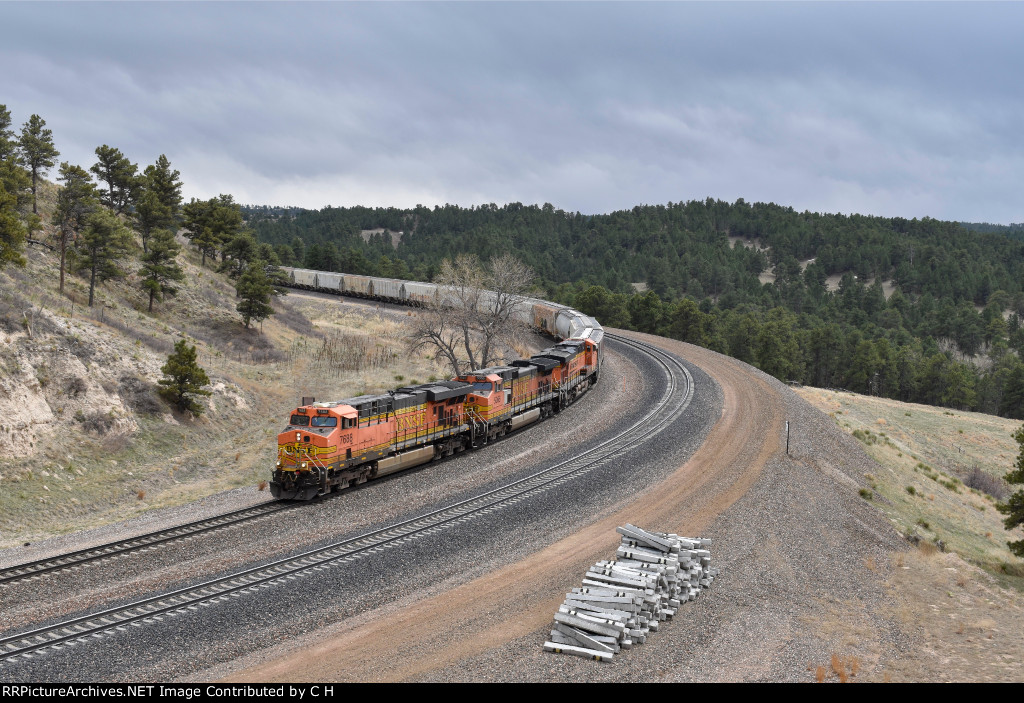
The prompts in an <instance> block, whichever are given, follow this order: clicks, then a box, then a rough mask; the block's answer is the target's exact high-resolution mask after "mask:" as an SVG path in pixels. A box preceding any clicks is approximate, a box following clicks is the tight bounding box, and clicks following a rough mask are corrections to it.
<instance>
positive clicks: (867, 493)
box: [860, 488, 875, 500]
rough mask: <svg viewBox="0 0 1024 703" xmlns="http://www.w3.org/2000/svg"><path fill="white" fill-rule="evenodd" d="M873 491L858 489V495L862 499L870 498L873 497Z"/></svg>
mask: <svg viewBox="0 0 1024 703" xmlns="http://www.w3.org/2000/svg"><path fill="white" fill-rule="evenodd" d="M874 495H875V494H874V493H872V492H871V491H869V490H868V489H867V488H862V489H860V497H861V498H863V499H864V500H871V499H872V498H873V497H874Z"/></svg>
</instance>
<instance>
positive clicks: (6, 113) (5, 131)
mask: <svg viewBox="0 0 1024 703" xmlns="http://www.w3.org/2000/svg"><path fill="white" fill-rule="evenodd" d="M17 156H18V141H17V140H16V139H15V138H14V130H13V129H11V111H10V110H8V109H7V106H6V105H0V161H7V160H9V159H14V158H17Z"/></svg>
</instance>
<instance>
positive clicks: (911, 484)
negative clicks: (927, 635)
mask: <svg viewBox="0 0 1024 703" xmlns="http://www.w3.org/2000/svg"><path fill="white" fill-rule="evenodd" d="M796 392H797V393H798V394H800V395H801V396H802V397H803V398H804V399H806V400H808V401H809V402H810V403H811V404H812V405H815V406H816V407H818V408H819V409H821V410H822V411H824V412H825V413H828V414H830V415H832V416H833V417H834V418H835V421H836V423H837V424H838V425H839V426H840V427H841V428H842V429H843V430H845V431H846V432H848V433H849V434H851V435H853V436H854V437H855V438H857V439H858V440H860V442H861V443H862V447H863V449H864V451H865V452H866V453H867V454H868V455H869V456H870V457H872V458H873V459H874V460H875V461H876V462H878V464H879V466H878V468H877V469H876V470H873V471H871V472H870V473H869V474H866V475H865V479H866V480H867V481H868V482H869V484H870V489H871V491H872V492H873V493H874V496H873V497H874V500H873V501H872V504H873V505H876V506H877V507H878V508H879V509H881V510H883V511H884V512H885V513H886V515H887V516H888V518H889V519H890V520H891V521H892V522H893V523H894V524H895V525H896V526H897V528H898V529H899V530H900V531H901V532H903V533H904V534H906V535H908V536H909V537H911V538H912V539H913V540H914V541H915V542H918V543H920V544H921V547H920V548H921V550H922V551H923V552H926V553H928V554H930V553H932V552H934V549H935V548H934V545H935V544H936V543H937V542H940V541H941V542H943V543H944V546H945V548H946V549H950V550H953V551H956V552H957V553H959V554H961V555H962V556H964V557H965V558H967V559H969V560H971V561H973V562H976V563H979V564H983V565H985V566H986V568H988V569H989V570H991V571H996V570H998V569H999V568H1000V567H1001V565H1002V564H1005V563H1014V562H1015V558H1014V557H1013V555H1012V554H1010V552H1009V550H1008V549H1007V547H1006V542H1007V541H1008V540H1010V539H1021V537H1022V536H1024V533H1021V534H1016V532H1020V530H1018V531H1016V532H1015V533H1008V532H1006V531H1005V530H1004V529H1003V525H1002V515H1001V514H1000V513H998V512H997V511H996V510H995V504H996V502H997V498H998V497H999V496H1000V495H1005V484H1004V483H1003V481H1002V479H1001V476H1002V475H1003V474H1004V473H1006V471H1008V470H1009V468H1010V466H1011V464H1012V463H1013V459H1014V458H1015V457H1016V455H1017V451H1018V448H1017V444H1016V442H1015V441H1014V440H1013V439H1012V437H1011V435H1012V433H1013V432H1014V431H1015V430H1016V428H1017V427H1018V426H1019V422H1018V421H1014V420H1007V419H1004V418H999V417H994V416H991V415H984V414H981V413H966V412H959V411H951V410H947V409H945V408H936V407H931V406H927V405H917V404H911V403H900V402H898V401H893V400H888V399H884V398H875V397H870V396H861V395H856V394H852V393H842V392H832V391H825V390H821V389H816V388H806V387H805V388H801V389H797V390H796ZM862 490H865V491H866V490H867V489H862ZM925 544H928V545H930V546H925Z"/></svg>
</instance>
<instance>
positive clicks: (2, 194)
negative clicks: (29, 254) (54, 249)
mask: <svg viewBox="0 0 1024 703" xmlns="http://www.w3.org/2000/svg"><path fill="white" fill-rule="evenodd" d="M17 205H18V199H17V198H16V197H15V196H14V195H12V194H11V193H8V192H7V190H6V188H5V187H4V184H3V183H2V182H0V268H3V267H4V266H5V265H6V264H11V263H13V264H15V265H17V266H24V265H25V257H23V256H22V255H21V252H22V250H23V249H24V248H25V227H24V225H22V224H21V220H19V219H18V210H17Z"/></svg>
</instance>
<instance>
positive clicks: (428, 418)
mask: <svg viewBox="0 0 1024 703" xmlns="http://www.w3.org/2000/svg"><path fill="white" fill-rule="evenodd" d="M283 270H284V271H285V272H286V273H287V275H288V280H289V284H290V285H292V286H294V287H296V288H304V289H307V290H315V291H322V292H329V293H334V294H337V295H349V296H356V297H362V298H368V299H372V300H381V301H385V302H394V303H402V304H406V305H424V304H429V303H431V302H435V301H438V300H439V299H440V298H439V296H441V295H443V291H442V290H441V289H439V287H438V286H436V285H434V284H432V283H418V282H414V281H399V280H395V279H387V278H375V277H372V276H353V275H349V274H341V273H330V272H325V271H310V270H307V269H293V268H284V269H283ZM486 303H487V298H486V296H485V297H484V302H483V303H482V304H486ZM513 316H514V317H515V318H516V319H517V320H519V321H520V322H523V323H526V324H529V325H531V326H533V327H535V328H537V329H539V330H542V331H545V332H547V333H549V334H551V335H553V336H555V337H556V338H558V339H560V340H561V341H560V342H558V343H557V344H555V345H554V346H552V347H549V348H548V349H545V350H543V351H541V352H539V353H537V354H535V355H533V356H531V357H530V358H529V359H519V360H517V361H513V362H511V364H509V365H507V366H491V367H488V368H485V369H477V370H475V371H470V372H469V373H466V374H463V375H461V376H458V377H456V378H454V379H452V380H450V381H437V382H432V383H425V384H420V385H416V386H405V387H403V388H397V389H395V390H392V391H388V392H387V393H382V394H377V395H362V396H358V397H356V398H346V399H343V400H337V401H330V402H319V403H318V402H316V400H315V398H307V399H303V405H302V406H300V407H297V408H295V409H294V410H293V411H292V412H291V415H290V417H289V419H288V425H287V426H286V427H285V429H284V430H283V431H282V432H281V433H280V434H279V435H278V437H277V442H278V459H277V467H276V468H275V470H274V474H273V480H272V481H271V482H270V490H271V493H272V494H273V495H274V497H275V498H280V499H285V500H289V499H290V500H310V499H312V498H315V497H317V496H322V495H326V494H328V493H331V492H332V491H337V490H341V489H343V488H347V487H348V486H352V485H358V484H361V483H364V482H365V481H367V480H368V479H372V478H377V477H380V476H386V475H388V474H392V473H395V472H397V471H402V470H403V469H408V468H412V467H414V466H419V465H421V464H425V463H427V462H429V461H433V460H435V459H440V458H442V457H447V456H451V455H452V454H455V453H456V452H461V451H465V450H467V449H476V448H479V447H482V446H484V445H486V444H488V443H489V442H492V441H494V440H496V439H498V438H499V437H502V436H504V435H506V434H508V433H509V432H514V431H515V430H518V429H520V428H522V427H525V426H527V425H530V424H532V423H534V422H537V421H539V420H543V419H544V418H546V417H548V416H550V415H552V414H554V413H557V412H560V411H561V410H562V409H563V408H565V407H566V406H567V405H569V404H571V403H572V402H573V401H575V400H576V399H577V398H579V397H580V396H581V395H583V394H584V393H586V392H587V390H588V389H589V388H590V387H591V386H593V385H594V384H596V383H597V380H598V378H599V376H600V370H601V363H602V360H603V357H602V350H601V343H602V340H603V337H604V330H603V329H602V328H601V325H600V324H598V322H597V320H595V319H594V318H592V317H588V316H587V315H584V314H582V313H580V312H577V311H576V310H573V309H571V308H568V307H566V306H564V305H558V304H556V303H550V302H548V301H544V300H536V299H533V298H527V299H524V300H523V301H522V302H521V303H520V304H519V305H518V306H517V307H516V310H515V313H514V315H513Z"/></svg>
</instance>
